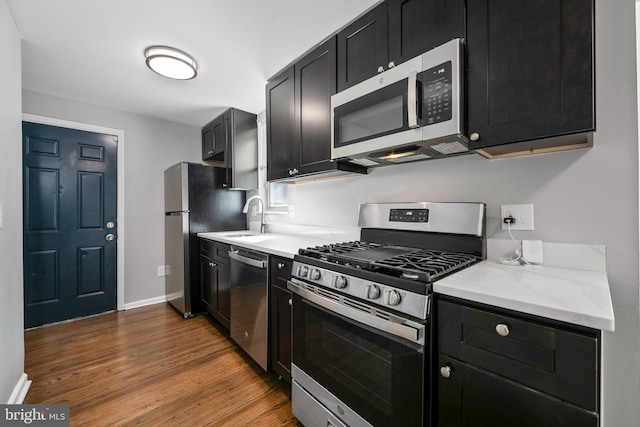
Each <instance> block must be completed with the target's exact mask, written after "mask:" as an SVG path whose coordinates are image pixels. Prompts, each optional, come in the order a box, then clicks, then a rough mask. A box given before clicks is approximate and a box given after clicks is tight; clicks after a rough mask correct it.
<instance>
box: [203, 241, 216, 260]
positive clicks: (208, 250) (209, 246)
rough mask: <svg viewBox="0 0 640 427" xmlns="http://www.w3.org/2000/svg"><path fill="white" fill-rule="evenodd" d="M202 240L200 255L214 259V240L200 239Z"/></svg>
mask: <svg viewBox="0 0 640 427" xmlns="http://www.w3.org/2000/svg"><path fill="white" fill-rule="evenodd" d="M199 240H200V255H204V256H206V257H209V258H213V252H214V249H213V247H214V243H215V242H213V241H212V240H208V239H202V238H201V239H199Z"/></svg>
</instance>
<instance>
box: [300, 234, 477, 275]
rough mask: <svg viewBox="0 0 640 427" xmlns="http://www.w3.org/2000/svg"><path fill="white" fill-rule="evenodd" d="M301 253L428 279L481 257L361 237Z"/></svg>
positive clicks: (378, 270)
mask: <svg viewBox="0 0 640 427" xmlns="http://www.w3.org/2000/svg"><path fill="white" fill-rule="evenodd" d="M299 253H300V255H306V256H309V257H312V258H317V259H320V260H323V261H328V262H332V263H335V264H340V265H345V266H351V267H355V268H359V269H365V270H369V271H373V272H377V273H380V274H385V275H390V276H396V277H402V278H404V279H410V280H417V281H423V282H427V283H428V282H432V281H434V280H437V279H439V278H442V277H443V276H445V275H447V274H449V273H452V272H454V271H457V270H460V269H462V268H464V267H467V266H469V265H471V264H474V263H476V262H477V261H478V258H477V257H476V256H474V255H470V254H465V253H459V252H447V251H437V250H427V249H417V248H408V247H399V246H391V245H384V244H379V243H370V242H360V241H355V242H343V243H336V244H331V245H323V246H316V247H313V248H307V249H300V251H299Z"/></svg>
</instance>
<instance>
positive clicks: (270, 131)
mask: <svg viewBox="0 0 640 427" xmlns="http://www.w3.org/2000/svg"><path fill="white" fill-rule="evenodd" d="M293 79H294V76H293V66H292V67H289V68H287V69H286V70H284V71H283V72H282V73H280V74H279V75H278V76H276V77H274V78H273V79H272V80H271V81H269V83H267V89H266V90H267V94H266V96H267V100H266V101H267V179H268V180H273V179H280V178H287V177H290V176H292V175H294V174H295V171H294V170H296V169H299V166H300V164H299V162H300V160H299V159H300V155H299V145H298V143H297V141H295V140H294V102H293V99H294V84H293Z"/></svg>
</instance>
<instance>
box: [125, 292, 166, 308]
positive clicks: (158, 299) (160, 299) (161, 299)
mask: <svg viewBox="0 0 640 427" xmlns="http://www.w3.org/2000/svg"><path fill="white" fill-rule="evenodd" d="M166 301H167V297H166V296H165V295H162V296H159V297H154V298H147V299H141V300H139V301H134V302H128V303H126V304H125V305H124V309H125V310H131V309H132V308H139V307H144V306H147V305H153V304H159V303H161V302H166Z"/></svg>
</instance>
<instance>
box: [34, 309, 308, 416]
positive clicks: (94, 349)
mask: <svg viewBox="0 0 640 427" xmlns="http://www.w3.org/2000/svg"><path fill="white" fill-rule="evenodd" d="M25 371H26V372H27V374H28V375H29V378H30V379H31V380H32V381H33V383H32V385H31V389H30V390H29V393H28V395H27V397H26V400H25V403H67V404H69V406H70V421H71V422H70V424H71V425H72V426H120V425H139V426H160V425H164V426H249V425H251V426H262V425H264V426H301V424H299V423H298V422H297V420H296V419H295V418H294V417H293V415H292V414H291V400H290V399H291V392H290V387H289V385H288V384H286V383H284V382H282V381H279V380H278V379H277V377H276V375H274V374H273V373H265V372H264V371H263V370H262V369H261V368H260V367H259V366H258V365H257V364H256V363H255V362H254V361H253V360H251V359H250V358H249V357H248V356H247V355H246V354H244V353H243V352H242V350H241V349H240V348H239V347H238V346H237V345H236V344H235V343H234V342H233V341H231V339H230V338H229V335H228V333H227V332H226V331H225V330H224V329H223V328H222V327H220V325H218V324H217V323H215V321H213V320H211V319H210V318H209V317H207V316H198V317H194V318H191V319H186V320H185V319H183V318H182V316H180V315H179V314H178V313H177V312H176V311H175V310H173V309H172V308H171V307H170V306H168V305H167V304H157V305H154V306H149V307H143V308H139V309H134V310H128V311H123V312H113V313H107V314H103V315H100V316H94V317H90V318H86V319H81V320H76V321H73V322H65V323H60V324H56V325H52V326H47V327H42V328H37V329H32V330H28V331H25Z"/></svg>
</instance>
